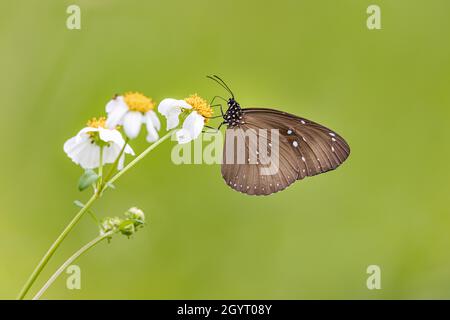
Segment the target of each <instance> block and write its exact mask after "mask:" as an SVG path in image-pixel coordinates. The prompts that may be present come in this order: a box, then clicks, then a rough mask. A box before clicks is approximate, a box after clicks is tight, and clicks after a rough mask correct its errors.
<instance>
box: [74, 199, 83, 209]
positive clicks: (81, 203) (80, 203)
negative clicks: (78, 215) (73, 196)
mask: <svg viewBox="0 0 450 320" xmlns="http://www.w3.org/2000/svg"><path fill="white" fill-rule="evenodd" d="M73 204H74V205H76V206H77V207H80V208H83V207H84V203H83V202H81V201H80V200H75V201H74V202H73Z"/></svg>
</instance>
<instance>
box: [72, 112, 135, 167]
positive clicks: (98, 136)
mask: <svg viewBox="0 0 450 320" xmlns="http://www.w3.org/2000/svg"><path fill="white" fill-rule="evenodd" d="M104 122H105V119H104V118H100V119H99V120H97V119H95V118H94V119H93V120H91V121H90V122H89V123H88V126H87V127H85V128H83V129H81V130H80V132H78V134H77V135H76V136H75V137H72V138H70V139H69V140H67V141H66V143H64V152H65V153H67V155H68V156H69V158H70V159H72V161H73V162H75V163H76V164H78V165H80V166H81V167H82V168H84V169H95V168H98V167H99V166H100V149H101V146H103V161H102V162H103V164H106V163H114V161H115V160H116V159H117V157H118V156H119V154H120V152H121V150H122V148H123V147H124V145H125V141H124V139H123V138H122V135H121V134H120V132H119V131H117V130H115V129H112V130H111V129H106V128H104V127H103V126H104ZM125 154H131V155H134V151H133V149H131V147H130V146H129V145H126V146H125V149H124V152H123V154H122V155H121V157H120V159H119V162H118V169H119V170H121V169H122V168H123V164H124V160H125Z"/></svg>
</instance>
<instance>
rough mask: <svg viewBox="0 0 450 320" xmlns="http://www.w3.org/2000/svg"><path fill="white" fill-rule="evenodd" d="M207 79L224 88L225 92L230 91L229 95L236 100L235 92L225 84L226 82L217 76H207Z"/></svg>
mask: <svg viewBox="0 0 450 320" xmlns="http://www.w3.org/2000/svg"><path fill="white" fill-rule="evenodd" d="M206 77H207V78H209V79H211V80H213V81H215V82H217V83H218V84H219V85H220V86H221V87H222V88H224V89H225V90H227V91H228V93H229V94H231V97H232V98H234V94H233V91H231V89H230V88H229V87H228V86H227V84H226V83H225V81H223V80H222V79H221V78H219V77H218V76H216V75H212V76H206Z"/></svg>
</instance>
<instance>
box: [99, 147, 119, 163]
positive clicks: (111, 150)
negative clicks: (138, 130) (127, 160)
mask: <svg viewBox="0 0 450 320" xmlns="http://www.w3.org/2000/svg"><path fill="white" fill-rule="evenodd" d="M121 150H122V148H121V147H120V146H119V145H117V144H111V145H109V146H108V147H104V148H103V163H104V164H106V163H114V161H116V159H117V157H118V155H119V153H120V151H121Z"/></svg>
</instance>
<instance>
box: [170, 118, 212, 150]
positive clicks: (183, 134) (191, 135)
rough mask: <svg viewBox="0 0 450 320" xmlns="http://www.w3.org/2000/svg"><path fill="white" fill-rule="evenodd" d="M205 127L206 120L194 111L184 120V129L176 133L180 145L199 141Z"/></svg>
mask: <svg viewBox="0 0 450 320" xmlns="http://www.w3.org/2000/svg"><path fill="white" fill-rule="evenodd" d="M204 125H205V118H203V117H202V116H201V115H199V114H198V113H197V111H192V112H191V113H190V114H189V115H188V116H187V118H186V120H184V122H183V127H182V128H181V129H180V130H178V131H177V132H176V133H175V135H176V137H177V141H178V143H180V144H183V143H188V142H190V141H192V140H195V139H197V137H198V136H199V135H200V133H202V130H203V126H204Z"/></svg>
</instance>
